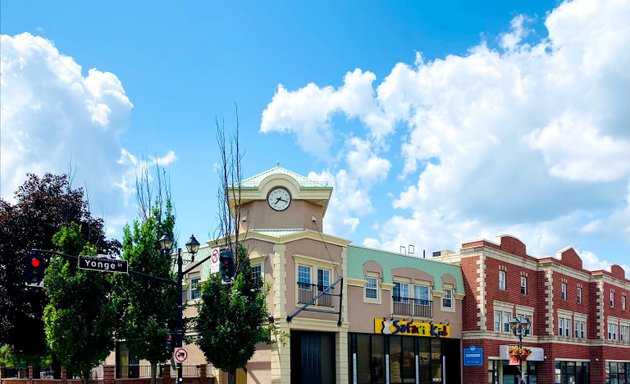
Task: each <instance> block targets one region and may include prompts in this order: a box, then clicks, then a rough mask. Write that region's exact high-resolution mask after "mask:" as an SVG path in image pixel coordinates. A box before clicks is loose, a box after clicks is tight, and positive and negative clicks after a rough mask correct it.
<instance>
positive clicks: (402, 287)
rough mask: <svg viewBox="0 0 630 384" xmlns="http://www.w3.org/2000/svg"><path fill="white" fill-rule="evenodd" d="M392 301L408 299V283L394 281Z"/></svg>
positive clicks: (406, 300)
mask: <svg viewBox="0 0 630 384" xmlns="http://www.w3.org/2000/svg"><path fill="white" fill-rule="evenodd" d="M394 301H399V302H405V303H406V302H408V301H409V284H407V283H398V282H394Z"/></svg>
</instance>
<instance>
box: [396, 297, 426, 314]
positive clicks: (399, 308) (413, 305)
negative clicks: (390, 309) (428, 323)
mask: <svg viewBox="0 0 630 384" xmlns="http://www.w3.org/2000/svg"><path fill="white" fill-rule="evenodd" d="M392 300H393V301H394V315H399V316H411V317H433V301H431V300H422V299H413V298H411V297H401V296H392Z"/></svg>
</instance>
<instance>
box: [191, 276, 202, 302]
mask: <svg viewBox="0 0 630 384" xmlns="http://www.w3.org/2000/svg"><path fill="white" fill-rule="evenodd" d="M200 282H201V278H200V277H199V276H194V277H191V278H190V300H195V299H199V298H200V297H201V290H200V289H199V283H200Z"/></svg>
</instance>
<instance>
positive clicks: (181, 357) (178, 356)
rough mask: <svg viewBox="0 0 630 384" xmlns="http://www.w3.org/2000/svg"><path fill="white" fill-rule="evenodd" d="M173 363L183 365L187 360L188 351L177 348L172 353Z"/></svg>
mask: <svg viewBox="0 0 630 384" xmlns="http://www.w3.org/2000/svg"><path fill="white" fill-rule="evenodd" d="M174 355H175V356H174V357H175V361H177V362H178V363H183V362H184V361H186V359H188V351H187V350H186V349H185V348H177V349H176V350H175V353H174Z"/></svg>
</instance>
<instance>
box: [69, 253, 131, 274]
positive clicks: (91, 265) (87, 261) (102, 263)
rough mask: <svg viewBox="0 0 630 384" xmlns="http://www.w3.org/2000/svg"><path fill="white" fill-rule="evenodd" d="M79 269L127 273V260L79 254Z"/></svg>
mask: <svg viewBox="0 0 630 384" xmlns="http://www.w3.org/2000/svg"><path fill="white" fill-rule="evenodd" d="M79 269H87V270H90V271H100V272H120V273H128V272H129V264H128V263H127V260H120V259H110V258H109V257H107V256H103V257H102V256H98V257H94V256H79Z"/></svg>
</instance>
